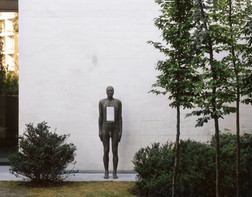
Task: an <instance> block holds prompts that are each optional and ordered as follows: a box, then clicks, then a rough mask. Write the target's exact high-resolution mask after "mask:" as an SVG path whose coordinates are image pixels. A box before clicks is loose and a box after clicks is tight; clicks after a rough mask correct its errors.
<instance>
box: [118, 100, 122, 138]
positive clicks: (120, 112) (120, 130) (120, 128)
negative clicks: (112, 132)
mask: <svg viewBox="0 0 252 197" xmlns="http://www.w3.org/2000/svg"><path fill="white" fill-rule="evenodd" d="M121 137H122V103H121V102H120V103H119V139H118V141H119V142H120V141H121Z"/></svg>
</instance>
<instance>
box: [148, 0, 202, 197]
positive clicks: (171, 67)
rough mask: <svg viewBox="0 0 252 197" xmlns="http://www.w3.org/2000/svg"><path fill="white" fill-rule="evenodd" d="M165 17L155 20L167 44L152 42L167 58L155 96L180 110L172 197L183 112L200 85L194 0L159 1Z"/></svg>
mask: <svg viewBox="0 0 252 197" xmlns="http://www.w3.org/2000/svg"><path fill="white" fill-rule="evenodd" d="M158 3H159V5H160V7H161V15H160V16H159V17H158V18H156V19H155V25H156V27H157V28H158V29H159V30H161V31H162V37H163V42H164V44H161V43H160V42H153V41H149V42H148V43H150V44H152V45H153V46H154V47H155V48H156V49H158V50H159V51H160V52H162V53H163V54H164V55H165V57H166V59H165V60H160V61H158V63H157V67H156V69H157V70H158V71H159V72H160V74H159V75H158V76H157V81H156V83H155V84H153V89H152V90H151V92H152V93H155V94H157V95H158V94H163V95H165V94H169V96H168V99H169V100H172V102H171V103H170V106H171V107H172V108H176V110H177V126H176V127H177V132H176V143H175V162H174V170H173V179H172V196H173V197H174V196H175V192H176V178H177V172H178V162H179V137H180V109H181V107H183V108H192V107H193V104H192V101H193V98H194V96H195V89H196V84H197V82H198V81H199V77H198V74H197V71H196V69H197V64H194V63H193V58H192V57H193V54H192V51H191V50H190V43H191V39H192V38H191V34H190V31H191V30H192V27H193V26H192V6H193V4H192V0H164V1H158Z"/></svg>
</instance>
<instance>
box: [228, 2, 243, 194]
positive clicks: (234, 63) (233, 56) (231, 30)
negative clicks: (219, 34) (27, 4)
mask: <svg viewBox="0 0 252 197" xmlns="http://www.w3.org/2000/svg"><path fill="white" fill-rule="evenodd" d="M228 5H229V27H230V32H231V38H233V35H232V32H233V23H232V0H229V1H228ZM231 54H232V58H233V67H234V70H235V76H236V110H237V112H236V197H239V196H240V87H239V81H240V80H239V68H238V67H237V64H236V60H235V49H234V45H233V44H232V45H231Z"/></svg>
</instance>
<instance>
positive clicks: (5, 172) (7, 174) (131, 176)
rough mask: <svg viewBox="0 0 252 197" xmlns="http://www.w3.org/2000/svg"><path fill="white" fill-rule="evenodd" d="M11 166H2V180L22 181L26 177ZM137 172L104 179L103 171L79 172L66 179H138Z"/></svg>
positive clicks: (0, 172) (0, 168)
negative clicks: (11, 169) (12, 171)
mask: <svg viewBox="0 0 252 197" xmlns="http://www.w3.org/2000/svg"><path fill="white" fill-rule="evenodd" d="M9 169H10V166H0V181H22V180H23V179H24V177H16V176H15V175H13V174H11V173H10V172H9ZM136 175H137V174H136V173H118V179H113V177H112V174H111V175H110V176H109V179H104V178H103V176H104V174H103V173H85V172H79V173H75V174H73V175H71V176H69V177H68V178H67V179H66V180H65V181H136Z"/></svg>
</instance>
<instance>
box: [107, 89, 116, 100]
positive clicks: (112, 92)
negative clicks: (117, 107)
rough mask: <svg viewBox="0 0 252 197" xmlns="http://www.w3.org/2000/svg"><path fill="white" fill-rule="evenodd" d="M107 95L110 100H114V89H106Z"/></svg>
mask: <svg viewBox="0 0 252 197" xmlns="http://www.w3.org/2000/svg"><path fill="white" fill-rule="evenodd" d="M106 92H107V95H108V98H109V99H112V98H113V95H114V88H113V87H112V86H108V87H107V89H106Z"/></svg>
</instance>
